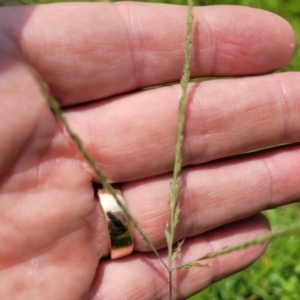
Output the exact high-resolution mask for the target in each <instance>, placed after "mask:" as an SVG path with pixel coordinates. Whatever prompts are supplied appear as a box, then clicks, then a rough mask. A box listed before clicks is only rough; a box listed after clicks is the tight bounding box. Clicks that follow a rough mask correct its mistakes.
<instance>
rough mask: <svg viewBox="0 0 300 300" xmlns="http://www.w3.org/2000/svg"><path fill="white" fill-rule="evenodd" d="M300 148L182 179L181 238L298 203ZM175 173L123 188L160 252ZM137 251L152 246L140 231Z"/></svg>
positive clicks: (198, 170)
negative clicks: (148, 244)
mask: <svg viewBox="0 0 300 300" xmlns="http://www.w3.org/2000/svg"><path fill="white" fill-rule="evenodd" d="M299 155H300V146H299V145H298V146H293V147H288V148H286V149H276V150H273V151H267V152H263V153H260V154H252V155H247V156H246V157H240V158H234V159H228V160H225V161H219V162H215V163H210V164H207V165H203V166H199V167H194V168H187V169H185V170H184V172H183V174H182V176H181V178H182V179H181V182H182V189H181V193H180V197H179V199H178V203H179V204H180V218H179V219H180V221H179V224H178V227H177V231H176V232H177V234H176V240H177V241H178V240H181V239H184V238H186V237H191V236H196V235H198V234H200V233H202V232H205V231H207V230H210V229H213V228H217V227H219V226H221V225H223V224H227V223H230V222H233V221H236V220H240V219H243V218H246V217H248V216H250V215H253V214H255V213H258V212H260V211H263V210H266V209H270V208H273V207H277V206H281V205H285V204H288V203H291V202H293V201H296V200H298V199H299V196H300V187H299V182H298V178H299V176H300V171H299V170H300V166H299ZM171 180H172V178H171V175H164V176H160V177H156V178H152V179H148V180H140V181H137V182H134V183H128V184H124V185H123V186H122V191H123V196H124V198H125V200H126V203H127V207H128V209H129V211H130V212H131V214H132V215H133V217H134V218H135V219H136V221H137V222H138V224H140V226H141V228H142V229H143V230H144V232H145V234H146V235H147V236H148V237H149V238H150V240H151V241H152V242H153V244H154V245H155V247H156V248H163V247H166V241H165V234H164V232H165V227H166V224H167V223H168V222H169V218H170V213H169V209H170V208H169V189H170V182H171ZM135 249H136V250H140V251H148V249H149V248H148V246H147V245H146V244H145V243H144V241H143V239H142V238H141V237H140V235H139V234H138V233H135Z"/></svg>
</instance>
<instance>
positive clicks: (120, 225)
mask: <svg viewBox="0 0 300 300" xmlns="http://www.w3.org/2000/svg"><path fill="white" fill-rule="evenodd" d="M116 196H117V197H118V199H119V200H120V201H121V202H122V203H124V204H125V202H124V199H123V197H122V195H121V192H120V191H119V190H116ZM98 197H99V201H100V204H101V206H102V209H103V212H104V215H105V219H106V224H107V228H108V233H109V237H110V248H111V253H110V257H111V259H117V258H120V257H123V256H126V255H129V254H130V253H131V252H132V250H133V236H132V232H131V228H130V222H129V221H128V219H127V216H126V214H125V213H124V211H123V210H122V208H121V207H120V206H119V205H118V203H117V201H116V199H115V198H114V196H112V195H111V194H110V193H109V192H107V191H106V190H103V189H99V190H98Z"/></svg>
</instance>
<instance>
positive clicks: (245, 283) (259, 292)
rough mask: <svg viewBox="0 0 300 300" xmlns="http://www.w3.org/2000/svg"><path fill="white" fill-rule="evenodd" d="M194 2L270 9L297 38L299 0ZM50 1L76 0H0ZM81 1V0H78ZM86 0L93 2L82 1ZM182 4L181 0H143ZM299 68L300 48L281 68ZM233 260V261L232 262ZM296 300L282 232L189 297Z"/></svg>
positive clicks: (292, 239) (290, 209)
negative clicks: (245, 263) (249, 261)
mask: <svg viewBox="0 0 300 300" xmlns="http://www.w3.org/2000/svg"><path fill="white" fill-rule="evenodd" d="M194 1H195V5H218V4H230V5H244V6H251V7H256V8H261V9H265V10H269V11H272V12H274V13H276V14H278V15H280V16H282V17H283V18H285V19H286V20H287V21H288V22H289V23H290V24H291V25H292V27H293V28H294V30H295V33H296V39H297V45H298V46H299V40H300V1H299V0H194ZM52 2H79V1H74V0H73V1H60V0H0V6H1V5H2V6H4V5H15V4H42V3H52ZM82 2H83V1H82ZM86 2H97V1H96V0H95V1H91V0H89V1H86ZM143 2H160V3H161V2H163V3H173V4H183V5H185V4H186V1H185V0H165V1H160V0H146V1H143ZM299 68H300V51H299V47H297V50H296V53H295V56H294V58H293V60H292V61H291V62H290V64H289V65H288V66H286V67H285V68H283V69H282V71H297V70H299ZM266 215H267V216H268V218H269V220H270V223H271V226H272V227H279V226H282V227H288V226H290V225H291V224H292V223H294V222H297V219H299V216H300V205H299V204H291V205H288V206H285V207H281V208H278V209H274V210H270V211H268V212H266ZM232 263H234V262H232ZM202 299H204V300H206V299H208V300H210V299H211V300H235V299H236V300H299V299H300V239H299V237H297V236H295V235H294V236H284V237H280V238H278V239H276V240H274V241H272V242H271V244H270V246H269V247H268V249H267V251H266V252H265V254H264V255H263V256H262V257H261V258H260V259H259V260H258V261H257V262H255V263H254V264H253V265H252V266H251V267H249V268H247V269H246V270H244V271H242V272H240V273H238V274H235V275H233V276H230V277H229V278H227V279H224V280H222V281H220V282H217V283H214V284H212V285H211V286H209V287H208V288H206V289H205V290H203V291H202V292H200V293H199V294H197V295H194V296H193V297H191V298H190V300H202Z"/></svg>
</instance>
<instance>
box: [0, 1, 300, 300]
mask: <svg viewBox="0 0 300 300" xmlns="http://www.w3.org/2000/svg"><path fill="white" fill-rule="evenodd" d="M224 12H226V13H225V15H226V16H229V17H228V19H227V18H225V19H222V18H220V16H222V15H223V14H224ZM165 16H169V18H165ZM230 16H231V18H230ZM246 17H251V18H255V19H256V22H254V24H256V25H255V26H256V27H255V26H253V25H252V23H251V22H250V21H247V20H248V19H247V18H246ZM251 18H250V19H251ZM195 20H196V24H199V23H200V24H201V25H200V26H198V25H197V26H198V27H197V26H196V29H195V32H196V33H195V38H194V42H195V43H194V45H195V46H194V56H193V63H192V65H193V67H192V75H193V76H209V75H226V76H233V75H256V74H264V73H269V72H270V71H272V70H275V69H277V68H280V67H282V66H284V65H285V64H286V63H288V61H289V60H290V58H291V57H292V54H293V51H294V36H293V32H292V30H291V28H290V27H289V25H288V24H287V23H286V22H285V21H283V20H282V19H280V18H279V17H276V16H274V15H271V14H269V13H266V12H262V11H257V10H252V9H247V8H234V7H222V8H220V7H219V8H213V7H208V8H201V9H200V8H199V9H195ZM156 21H157V22H159V26H160V28H161V29H162V30H161V31H159V32H157V30H156V29H155V28H154V27H153V24H154V23H155V24H158V23H157V22H156ZM200 21H201V22H200ZM197 22H198V23H197ZM184 23H185V9H184V8H183V7H177V6H174V7H172V6H159V5H158V6H157V5H146V4H138V3H118V4H103V3H101V4H60V5H50V6H37V7H26V8H24V7H23V8H6V9H2V10H1V11H0V28H1V35H0V38H1V49H0V51H1V54H2V55H1V58H0V66H1V74H0V92H1V98H2V100H1V112H0V113H1V116H0V120H1V123H2V126H1V128H0V138H1V141H2V144H1V146H0V153H1V155H0V157H1V162H0V170H1V183H0V184H1V189H0V192H1V194H0V214H1V215H0V238H1V248H0V267H1V273H0V276H1V277H0V278H1V280H0V295H1V297H2V296H3V297H4V296H5V297H6V298H8V299H121V298H122V299H153V298H154V299H166V298H167V292H168V291H167V288H166V286H167V275H166V271H165V270H164V268H163V267H162V265H161V264H160V263H159V261H157V259H156V258H155V256H154V255H153V254H152V253H151V252H149V248H148V247H147V246H146V245H145V243H144V242H143V240H142V239H141V237H140V236H139V235H138V234H137V233H136V232H135V233H134V238H135V250H136V251H135V252H134V253H133V254H132V255H130V256H128V257H126V258H123V259H121V260H118V261H111V260H108V259H103V257H105V256H107V255H109V245H108V236H107V229H106V225H105V222H104V219H103V214H102V211H101V208H100V206H99V203H98V201H97V200H96V199H95V197H94V190H93V182H96V181H97V180H96V178H95V176H94V174H93V173H92V172H91V170H90V168H89V167H88V166H87V164H86V163H85V162H84V160H83V159H82V157H81V156H80V154H79V153H78V151H77V149H76V147H75V146H74V144H73V143H72V142H71V141H70V139H69V138H68V136H67V134H66V133H65V131H64V129H63V128H62V126H61V125H60V124H59V123H58V122H57V121H56V120H55V118H54V116H53V114H52V113H51V111H50V110H49V108H48V106H47V103H46V101H45V99H44V95H43V94H42V92H41V89H40V87H39V85H38V83H37V80H36V77H37V74H38V76H40V77H41V78H42V79H43V80H44V81H45V83H46V84H47V86H48V88H49V91H50V92H51V93H52V94H53V95H54V96H55V97H56V98H57V99H58V100H59V101H60V104H61V105H62V107H63V109H64V113H65V116H66V118H67V119H68V121H69V122H70V125H71V127H72V128H73V129H74V131H75V132H78V134H79V136H80V137H81V138H82V140H83V142H84V144H85V145H86V147H87V149H88V151H89V152H90V153H91V154H92V155H93V156H94V157H95V160H96V161H97V163H98V164H99V166H100V168H101V169H102V170H103V171H104V173H105V174H107V176H108V178H109V180H110V181H112V182H117V183H120V184H121V185H120V186H121V189H122V192H123V195H124V198H125V200H126V202H127V206H128V209H129V210H130V212H131V213H132V215H133V216H134V217H135V218H136V219H137V221H138V223H139V224H140V225H141V227H142V228H143V230H144V231H145V232H146V234H147V235H148V236H149V237H150V239H151V240H152V242H153V244H154V245H155V247H156V248H157V249H160V254H161V255H162V257H163V259H166V251H165V249H164V248H165V246H166V245H165V239H164V227H165V224H166V222H167V221H168V188H169V183H170V178H171V175H170V171H171V169H172V161H173V149H174V145H175V139H176V124H177V117H178V113H177V107H178V99H179V96H180V88H179V86H177V85H173V86H172V87H161V88H159V89H155V90H144V91H138V92H136V93H132V94H126V93H128V92H131V91H133V90H135V89H137V88H144V87H149V86H152V85H156V84H160V83H164V82H169V81H174V80H178V79H179V78H180V76H181V69H182V65H181V64H180V62H181V58H182V54H183V49H184V35H185V32H184V26H183V24H184ZM108 24H109V26H107V25H108ZM137 24H141V26H140V27H139V26H136V25H137ZM175 24H176V25H177V27H176V26H175ZM237 25H238V26H237ZM181 28H182V29H181ZM274 28H276V30H277V31H276V30H273V29H274ZM259 29H260V30H259ZM278 31H279V32H280V33H281V35H280V36H279V35H278ZM227 32H232V37H230V36H229V37H228V35H226V34H227ZM126 34H127V35H128V36H127V35H126ZM198 36H201V39H199V38H198V39H197V37H198ZM175 38H176V39H177V40H176V39H175ZM173 39H174V40H173ZM212 40H213V42H212ZM197 41H198V43H197ZM200 41H201V43H200V44H199V42H200ZM233 41H234V42H235V43H233ZM271 42H272V43H273V45H275V46H276V47H275V46H274V47H270V43H271ZM140 51H141V52H142V54H141V52H140ZM165 53H169V54H170V55H165ZM157 61H161V65H159V64H156V63H157ZM153 64H156V65H155V66H156V67H155V68H154V69H151V66H152V65H153ZM298 77H299V75H298V74H297V73H295V74H281V75H268V76H267V75H266V76H265V77H257V78H247V79H233V80H232V81H226V80H223V81H222V80H218V81H216V82H208V83H203V84H200V85H199V84H194V85H191V90H192V92H191V94H192V96H191V98H192V99H191V100H190V104H189V107H188V111H187V131H186V140H185V146H184V164H185V166H186V168H185V169H184V172H183V175H182V179H183V191H182V193H181V195H180V199H181V203H182V205H181V221H180V224H179V227H178V233H177V237H176V238H177V240H181V239H182V238H187V240H186V242H185V245H184V249H183V251H182V255H181V258H180V260H181V262H185V261H190V260H191V259H194V258H196V257H199V256H201V255H203V254H205V253H207V252H210V251H213V250H217V249H220V248H222V247H224V246H227V245H228V244H235V243H238V242H241V241H244V240H247V239H249V238H251V237H255V236H258V235H260V234H263V233H265V232H267V231H268V223H267V221H266V220H265V218H264V217H262V216H261V215H256V213H258V212H260V211H261V210H263V209H266V208H270V207H273V206H278V205H282V204H285V203H289V202H291V201H294V200H296V199H297V197H299V194H300V191H299V188H298V184H297V180H296V179H294V178H296V177H297V176H295V175H297V174H298V173H299V171H298V169H299V168H298V165H297V161H298V160H297V154H299V151H300V150H299V149H298V148H299V147H297V146H294V147H290V148H287V149H284V148H283V149H279V150H273V151H270V152H266V153H263V154H254V155H252V156H247V157H243V158H239V157H238V158H229V159H225V160H223V161H216V162H210V161H212V160H215V159H218V158H226V157H227V156H231V155H234V154H239V153H241V152H245V151H248V150H252V149H255V148H261V147H265V146H270V145H276V144H279V143H281V142H295V141H297V140H298V139H299V135H298V134H297V129H298V128H297V124H298V123H299V122H298V114H297V109H298V106H299V104H298V102H297V95H298V93H299V89H298V88H297V87H296V82H298V81H299V78H298ZM278 82H279V83H280V84H278ZM279 85H280V86H281V87H283V88H282V89H281V91H283V93H281V94H280V93H275V92H276V91H279V90H280V89H279V88H278V86H279ZM232 87H234V88H233V89H232ZM260 89H261V90H260ZM276 89H277V90H276ZM253 90H254V91H255V92H254V93H253V94H251V95H250V92H251V91H253ZM274 90H275V92H274V93H273V91H274ZM264 93H265V94H264ZM272 93H273V94H272ZM116 95H118V96H116ZM276 97H277V98H276ZM199 99H200V101H201V102H199V101H198V100H199ZM236 99H244V101H243V102H240V101H236ZM274 99H275V100H274ZM286 99H291V101H290V102H289V104H286V102H285V101H286ZM89 101H92V102H91V103H87V102H89ZM230 101H231V102H230ZM199 103H200V104H199ZM284 103H285V110H283V109H282V107H283V106H284ZM225 104H226V105H225ZM266 113H267V114H268V117H269V118H268V120H267V119H266V118H265V116H266ZM245 116H247V117H246V118H245ZM284 120H288V121H287V122H284ZM262 128H263V129H264V130H263V133H261V132H262V130H261V129H262ZM222 139H224V140H225V141H226V145H225V144H224V143H223V144H222V143H221V144H220V140H222ZM224 140H223V141H224ZM205 147H206V148H205ZM205 149H206V150H205ZM281 161H285V164H284V165H282V164H281V163H280V162H281ZM203 162H208V163H207V164H205V165H202V164H201V163H203ZM241 174H242V175H241ZM253 174H255V176H253ZM270 174H271V175H272V176H271V175H270ZM291 175H293V176H291ZM199 187H201V188H199ZM264 248H265V246H264V245H263V246H257V247H253V248H249V249H244V250H242V251H239V252H238V253H234V254H228V255H226V256H224V257H220V258H216V259H213V260H210V261H209V264H210V266H209V267H204V268H195V269H190V270H182V271H178V272H177V273H175V278H174V297H175V298H176V299H183V298H185V297H187V296H188V295H191V294H193V293H195V292H196V291H197V290H200V289H202V288H204V287H205V286H206V285H208V284H209V283H211V282H212V281H214V280H219V279H221V278H223V277H225V276H227V275H229V274H231V273H233V272H236V271H238V270H240V269H242V268H243V267H245V266H247V265H248V264H250V263H251V262H252V261H253V260H255V259H256V258H257V257H258V256H259V255H260V254H261V253H262V252H263V250H264ZM233 260H234V261H235V263H234V264H233V263H232V261H233Z"/></svg>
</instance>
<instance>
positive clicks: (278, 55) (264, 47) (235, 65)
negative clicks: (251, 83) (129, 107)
mask: <svg viewBox="0 0 300 300" xmlns="http://www.w3.org/2000/svg"><path fill="white" fill-rule="evenodd" d="M186 17H187V9H186V7H183V6H175V5H162V4H146V3H126V2H119V3H71V4H70V3H68V4H67V3H60V4H52V5H45V6H36V7H25V8H24V7H19V8H6V9H3V10H1V11H0V26H2V27H3V28H4V29H5V36H9V37H11V39H12V40H13V41H15V42H16V43H17V45H18V47H19V49H20V51H21V53H22V54H23V56H25V58H26V59H27V60H28V61H29V62H30V64H32V65H33V66H34V67H35V69H36V70H37V71H38V72H39V73H40V74H41V76H42V77H43V79H44V80H45V81H46V82H47V83H48V84H49V86H50V89H51V91H52V92H53V94H54V95H55V96H56V97H57V98H58V99H59V100H60V102H61V104H62V105H64V106H67V105H73V104H79V103H83V102H86V101H90V100H94V99H101V98H106V97H110V96H113V95H116V94H121V93H124V92H129V91H132V90H135V89H138V88H145V87H149V86H152V85H157V84H162V83H167V82H172V81H177V80H179V78H180V77H181V75H182V68H183V57H184V49H185V35H186ZM20 19H23V20H24V23H22V24H21V23H20V22H19V20H20ZM14 20H15V21H14ZM17 20H18V22H17ZM7 24H14V26H7ZM294 49H295V41H294V34H293V31H292V30H291V27H290V25H289V24H288V23H287V22H286V21H284V20H283V19H281V18H280V17H278V16H276V15H274V14H271V13H268V12H265V11H262V10H257V9H252V8H246V7H238V6H237V7H234V6H215V7H198V8H195V9H194V29H193V58H192V76H193V77H200V76H235V75H253V74H262V73H266V72H271V71H273V70H276V69H278V68H281V67H283V66H284V65H286V64H287V63H288V62H289V60H290V59H291V57H292V55H293V53H294Z"/></svg>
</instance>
